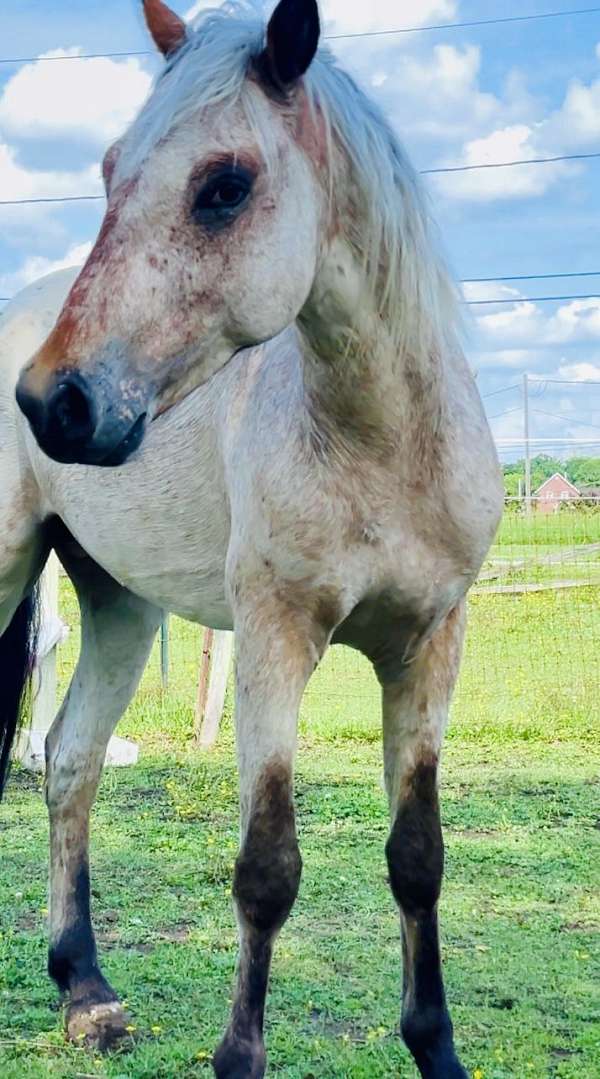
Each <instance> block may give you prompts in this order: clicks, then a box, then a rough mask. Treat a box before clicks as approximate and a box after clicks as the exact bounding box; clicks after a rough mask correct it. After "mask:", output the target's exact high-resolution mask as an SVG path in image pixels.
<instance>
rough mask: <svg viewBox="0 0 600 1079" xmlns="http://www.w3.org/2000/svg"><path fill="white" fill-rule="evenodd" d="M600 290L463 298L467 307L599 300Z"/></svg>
mask: <svg viewBox="0 0 600 1079" xmlns="http://www.w3.org/2000/svg"><path fill="white" fill-rule="evenodd" d="M599 299H600V292H589V293H580V294H579V295H573V296H512V297H510V299H507V298H506V297H502V298H498V299H494V300H463V303H465V304H467V305H468V306H469V307H477V306H479V305H480V304H485V303H552V302H553V301H554V300H599Z"/></svg>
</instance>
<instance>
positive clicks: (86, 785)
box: [46, 560, 160, 1050]
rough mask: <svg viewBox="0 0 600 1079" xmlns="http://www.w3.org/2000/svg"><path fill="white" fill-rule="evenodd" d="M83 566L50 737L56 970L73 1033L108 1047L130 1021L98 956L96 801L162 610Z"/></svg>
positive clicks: (52, 966)
mask: <svg viewBox="0 0 600 1079" xmlns="http://www.w3.org/2000/svg"><path fill="white" fill-rule="evenodd" d="M73 565H74V568H75V572H73V574H72V576H73V578H74V581H75V584H76V587H77V591H78V595H79V602H80V606H81V654H80V658H79V662H78V665H77V669H76V671H75V673H74V675H73V680H72V682H71V686H70V688H69V692H68V695H67V698H66V700H65V702H64V705H63V707H62V708H61V710H60V712H59V714H58V716H57V718H56V720H55V722H54V724H53V726H52V728H51V729H50V731H49V733H48V737H47V740H46V760H47V772H46V799H47V803H48V812H49V815H50V952H49V959H48V970H49V973H50V975H51V977H52V978H54V980H55V981H56V983H57V984H58V986H59V988H60V989H61V991H62V992H64V993H68V996H69V1004H68V1009H67V1016H66V1023H67V1033H68V1035H69V1037H70V1038H71V1039H73V1040H77V1041H78V1042H79V1043H80V1042H81V1041H82V1040H84V1041H85V1042H86V1043H87V1044H89V1045H91V1046H95V1047H97V1048H99V1049H102V1050H103V1049H107V1048H109V1047H110V1046H111V1045H112V1044H113V1043H114V1042H115V1041H117V1040H118V1039H119V1038H120V1037H122V1036H123V1035H125V1033H126V1031H125V1027H126V1023H127V1020H126V1018H125V1014H124V1012H123V1009H122V1007H121V1005H120V1003H119V1001H118V998H117V995H116V993H115V992H114V990H113V989H112V987H111V986H110V985H109V983H108V982H107V980H106V979H105V978H104V976H103V974H102V973H101V971H100V968H99V966H98V960H97V956H96V943H95V940H94V933H93V930H92V923H91V915H90V877H89V859H88V841H89V818H90V810H91V806H92V803H93V801H94V798H95V795H96V790H97V787H98V782H99V780H100V775H101V772H102V766H103V764H104V757H105V754H106V748H107V745H108V741H109V739H110V736H111V734H112V732H113V730H114V728H115V726H116V724H117V722H118V720H119V718H120V717H121V715H122V713H123V711H124V710H125V708H126V707H127V704H128V703H129V701H130V699H131V697H132V696H133V693H134V692H135V689H136V687H137V684H138V681H139V678H140V676H141V674H142V671H143V669H144V665H145V663H146V659H147V657H148V652H149V650H150V646H151V644H152V640H153V638H154V635H155V632H156V629H157V626H158V624H159V621H160V611H158V610H157V608H155V607H152V606H150V605H149V604H147V603H145V602H144V601H142V600H139V599H137V598H136V597H135V596H133V595H131V593H129V592H127V591H126V590H125V589H123V588H121V587H120V586H119V585H117V584H116V583H115V582H114V581H113V580H112V579H111V578H110V577H108V576H106V574H104V573H103V572H102V571H101V570H100V569H99V568H98V567H97V566H95V565H94V564H93V563H91V562H90V561H89V560H85V561H83V562H81V564H77V563H76V562H74V563H73ZM69 570H71V564H69Z"/></svg>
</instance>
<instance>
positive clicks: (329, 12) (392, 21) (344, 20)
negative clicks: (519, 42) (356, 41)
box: [184, 0, 457, 34]
mask: <svg viewBox="0 0 600 1079" xmlns="http://www.w3.org/2000/svg"><path fill="white" fill-rule="evenodd" d="M214 6H215V4H214V0H197V3H195V4H192V6H191V7H190V8H188V10H187V11H186V12H185V16H184V17H185V18H186V19H193V18H195V16H196V15H199V14H200V12H201V11H205V10H206V8H210V7H214ZM275 6H276V3H275V0H264V2H262V3H261V2H260V0H257V7H258V8H259V9H260V8H261V7H262V9H263V10H264V12H265V15H270V13H271V11H273V10H274V8H275ZM456 6H457V5H456V0H401V2H400V3H398V0H371V3H370V4H369V5H368V6H365V5H364V4H357V3H349V2H348V0H323V2H322V3H321V12H322V15H323V21H324V24H325V27H326V33H335V34H356V33H362V32H364V31H367V30H390V29H393V28H397V27H402V26H423V25H424V24H425V23H428V22H430V21H431V20H435V21H436V22H450V21H451V20H452V19H454V18H455V16H456Z"/></svg>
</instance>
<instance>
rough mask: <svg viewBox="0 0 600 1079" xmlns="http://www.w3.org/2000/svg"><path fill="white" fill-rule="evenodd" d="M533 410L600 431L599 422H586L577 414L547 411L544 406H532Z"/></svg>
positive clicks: (542, 414)
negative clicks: (567, 414) (577, 417)
mask: <svg viewBox="0 0 600 1079" xmlns="http://www.w3.org/2000/svg"><path fill="white" fill-rule="evenodd" d="M531 411H532V412H538V413H539V414H540V416H551V417H552V419H553V420H564V421H565V423H577V424H579V425H580V426H581V427H593V429H594V430H595V431H600V425H598V424H597V423H586V421H585V420H578V419H576V418H575V416H563V415H561V414H560V413H558V412H547V411H546V410H545V409H543V408H532V410H531Z"/></svg>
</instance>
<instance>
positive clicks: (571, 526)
mask: <svg viewBox="0 0 600 1079" xmlns="http://www.w3.org/2000/svg"><path fill="white" fill-rule="evenodd" d="M60 595H61V599H60V613H61V617H62V618H63V620H64V621H65V622H66V623H67V624H68V625H69V626H70V628H71V632H70V634H69V637H68V638H67V640H66V642H65V643H63V644H62V645H61V646H60V648H59V658H58V668H59V684H60V687H61V689H62V690H63V691H64V689H65V688H66V685H67V683H68V681H69V679H70V677H71V674H72V672H73V669H74V664H75V662H76V658H77V653H78V648H79V639H78V624H79V615H78V609H77V603H76V600H75V597H74V594H73V591H72V588H71V586H70V584H69V583H68V582H67V581H66V579H64V580H63V582H62V585H61V590H60ZM468 625H469V629H468V634H467V643H466V647H465V655H464V661H463V665H462V669H461V674H460V679H459V683H458V687H457V692H456V695H455V700H454V706H453V722H452V726H451V733H450V738H452V734H453V732H458V733H459V734H460V736H461V737H462V738H465V737H466V738H472V739H473V740H474V741H475V740H476V741H478V742H479V743H481V742H485V740H486V738H487V737H488V736H490V737H491V732H492V731H497V730H498V724H499V721H501V724H502V725H503V727H504V729H505V730H506V731H507V734H510V735H511V736H513V737H516V738H524V739H527V738H530V737H532V738H533V737H535V738H536V739H540V738H541V739H542V740H544V739H547V740H548V741H549V742H556V741H557V740H560V735H561V730H562V729H563V728H564V726H565V724H568V723H569V721H570V717H572V716H573V714H577V715H578V716H580V717H581V716H583V717H584V719H587V720H588V721H589V726H590V730H591V728H592V725H593V723H594V718H593V709H594V707H595V706H596V702H597V694H598V686H599V685H600V493H599V495H596V496H589V497H586V498H581V497H579V498H576V497H573V498H569V499H567V498H564V497H561V496H560V494H558V495H557V496H556V497H546V498H544V497H537V498H532V499H531V500H526V499H524V498H511V499H507V501H506V507H505V513H504V517H503V521H502V524H501V527H500V529H499V531H498V534H497V536H496V540H495V543H494V545H493V546H492V548H491V550H490V552H489V556H488V558H487V560H486V562H485V564H484V566H483V568H482V571H481V574H480V577H479V580H478V581H477V583H476V585H475V586H474V588H473V589H472V591H471V593H470V597H469V623H468ZM168 643H169V672H168V683H167V685H166V688H165V686H164V685H163V680H162V678H161V646H160V641H157V642H156V644H155V647H154V649H153V652H152V655H151V657H150V660H149V663H148V667H147V669H146V672H145V675H144V678H143V680H142V685H141V687H140V691H139V694H138V698H137V701H136V703H135V704H134V705H133V706H132V707H134V708H138V709H139V708H142V709H143V710H145V711H146V712H147V713H148V715H149V717H150V718H151V720H152V725H153V727H154V728H155V729H156V730H158V731H159V732H160V730H161V729H162V730H164V732H165V735H167V734H168V732H169V729H171V728H173V727H175V728H176V729H177V731H178V732H179V734H180V735H181V734H183V735H184V737H185V735H186V734H187V735H188V736H189V739H190V742H192V740H193V731H194V711H195V704H196V695H197V686H198V678H199V670H200V660H201V655H202V647H203V629H202V627H199V626H195V625H192V624H190V623H186V622H183V621H182V620H180V619H178V618H171V619H170V620H169V642H168ZM379 701H380V692H379V687H378V685H377V682H376V679H375V676H374V674H373V672H372V670H371V668H370V665H369V663H368V661H367V660H366V659H364V657H362V656H360V655H359V654H358V653H356V652H354V651H352V650H351V649H348V648H343V647H341V646H336V647H334V648H331V649H330V650H329V652H328V653H327V655H326V657H325V659H324V661H323V663H322V664H321V666H320V667H319V669H318V670H317V672H316V673H315V675H314V676H313V678H312V680H311V682H310V684H309V686H308V689H307V692H306V694H305V698H304V702H303V706H302V713H301V728H300V729H301V736H302V737H303V738H305V739H309V740H311V739H315V738H316V739H324V740H340V739H345V738H347V739H349V740H350V739H358V740H359V741H371V740H372V741H375V740H377V739H379V737H380V705H379ZM232 708H233V692H232V685H231V680H230V685H229V689H228V694H227V699H226V707H225V719H224V724H225V729H227V726H228V724H229V723H230V720H231V713H232ZM157 744H160V739H159V740H158V743H157Z"/></svg>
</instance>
